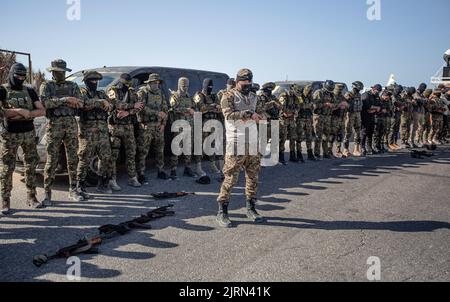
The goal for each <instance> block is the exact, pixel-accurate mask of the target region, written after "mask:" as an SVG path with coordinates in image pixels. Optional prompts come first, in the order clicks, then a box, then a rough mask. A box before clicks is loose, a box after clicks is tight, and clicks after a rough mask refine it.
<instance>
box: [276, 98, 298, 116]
mask: <svg viewBox="0 0 450 302" xmlns="http://www.w3.org/2000/svg"><path fill="white" fill-rule="evenodd" d="M281 99H284V100H285V103H284V104H281V114H283V113H288V114H289V113H293V114H294V115H295V113H296V112H297V111H298V107H299V106H298V102H297V101H296V97H295V96H293V95H291V94H288V93H284V94H282V95H281V96H280V102H281Z"/></svg>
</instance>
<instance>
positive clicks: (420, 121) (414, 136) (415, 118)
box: [411, 112, 425, 142]
mask: <svg viewBox="0 0 450 302" xmlns="http://www.w3.org/2000/svg"><path fill="white" fill-rule="evenodd" d="M424 124H425V114H424V113H420V112H414V113H413V115H412V132H411V142H417V141H419V140H420V133H423V128H424Z"/></svg>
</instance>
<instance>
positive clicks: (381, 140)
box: [374, 117, 389, 149]
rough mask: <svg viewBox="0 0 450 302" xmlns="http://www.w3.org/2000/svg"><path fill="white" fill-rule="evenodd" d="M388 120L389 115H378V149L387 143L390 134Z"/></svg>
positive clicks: (376, 138) (376, 137) (376, 136)
mask: <svg viewBox="0 0 450 302" xmlns="http://www.w3.org/2000/svg"><path fill="white" fill-rule="evenodd" d="M388 120H389V117H377V119H376V124H375V138H374V143H375V146H376V147H377V149H381V147H382V146H383V145H384V144H385V138H386V137H387V134H388V131H387V130H388V127H389V126H388Z"/></svg>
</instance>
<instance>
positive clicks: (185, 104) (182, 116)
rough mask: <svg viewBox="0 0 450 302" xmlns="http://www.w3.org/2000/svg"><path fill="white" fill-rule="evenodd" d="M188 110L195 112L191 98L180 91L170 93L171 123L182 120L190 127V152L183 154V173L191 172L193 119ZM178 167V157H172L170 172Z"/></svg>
mask: <svg viewBox="0 0 450 302" xmlns="http://www.w3.org/2000/svg"><path fill="white" fill-rule="evenodd" d="M190 110H195V103H194V100H193V99H192V97H190V96H189V95H188V94H184V95H183V94H182V93H181V91H180V90H178V91H176V92H174V93H172V96H171V97H170V116H171V120H172V123H173V122H175V121H178V120H184V121H187V122H188V123H189V125H190V126H191V145H192V146H191V152H190V153H189V154H184V165H185V171H186V169H188V170H189V171H190V170H191V164H192V151H193V141H194V117H193V116H192V115H191V114H190V113H189V111H190ZM177 166H178V156H176V155H172V157H171V159H170V168H171V169H172V172H174V171H176V169H177Z"/></svg>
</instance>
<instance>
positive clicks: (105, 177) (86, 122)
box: [78, 74, 113, 193]
mask: <svg viewBox="0 0 450 302" xmlns="http://www.w3.org/2000/svg"><path fill="white" fill-rule="evenodd" d="M98 75H99V74H98ZM93 76H97V74H95V75H93ZM99 76H101V75H99ZM81 95H82V98H83V100H84V106H83V110H82V112H81V114H80V121H79V146H80V148H79V150H78V158H79V162H78V181H79V182H80V185H79V187H80V189H81V191H82V192H83V193H85V192H84V190H85V182H86V177H87V172H88V169H89V166H90V164H91V162H92V160H93V159H94V157H95V156H98V158H99V175H98V176H99V188H100V187H102V186H103V188H104V187H106V186H107V185H108V183H109V181H110V180H111V178H112V170H113V162H112V151H111V141H110V137H109V130H108V109H107V108H104V106H103V103H104V102H105V101H107V99H108V98H107V96H106V94H105V92H104V91H102V90H93V89H88V88H81Z"/></svg>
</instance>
